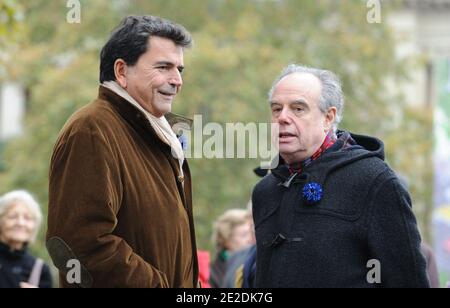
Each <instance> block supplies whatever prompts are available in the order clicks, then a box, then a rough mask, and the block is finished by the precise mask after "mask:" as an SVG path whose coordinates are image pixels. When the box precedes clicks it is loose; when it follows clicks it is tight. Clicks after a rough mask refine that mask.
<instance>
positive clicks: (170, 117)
mask: <svg viewBox="0 0 450 308" xmlns="http://www.w3.org/2000/svg"><path fill="white" fill-rule="evenodd" d="M98 98H99V99H101V100H105V101H107V102H109V103H110V104H111V105H112V106H113V108H114V109H115V110H117V111H118V113H119V114H120V116H121V117H123V118H124V120H125V121H126V122H127V123H129V124H130V125H131V126H132V127H133V128H134V129H135V130H136V131H138V132H140V133H144V132H145V134H146V135H147V134H148V133H150V134H151V136H152V137H154V138H152V139H155V140H158V139H159V138H158V136H157V135H156V132H155V130H154V129H153V127H152V126H151V125H150V123H149V122H148V120H147V119H146V116H145V115H144V114H143V113H142V111H140V110H139V109H138V108H136V107H135V106H133V105H132V104H130V103H129V102H127V101H126V100H125V99H124V98H122V97H121V96H119V95H117V94H116V93H114V92H113V91H111V90H110V89H108V88H105V87H103V86H100V87H99V90H98ZM165 117H166V119H167V121H168V122H169V124H170V126H171V127H174V126H175V127H177V124H178V127H183V128H186V127H189V128H191V127H192V123H193V121H192V120H191V119H189V118H186V117H183V116H180V115H177V114H174V113H169V114H167V115H165ZM175 133H178V132H175ZM147 136H148V135H147ZM160 143H162V144H164V143H163V142H162V141H161V142H160Z"/></svg>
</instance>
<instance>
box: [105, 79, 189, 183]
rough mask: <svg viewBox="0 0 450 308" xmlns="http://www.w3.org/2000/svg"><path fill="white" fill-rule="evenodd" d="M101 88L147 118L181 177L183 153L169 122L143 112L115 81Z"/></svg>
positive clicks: (106, 82) (106, 83)
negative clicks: (177, 167) (121, 99)
mask: <svg viewBox="0 0 450 308" xmlns="http://www.w3.org/2000/svg"><path fill="white" fill-rule="evenodd" d="M102 86H104V87H105V88H108V89H110V90H111V91H113V92H114V93H116V94H117V95H119V96H120V97H122V98H124V99H125V100H127V101H128V102H129V103H130V104H132V105H133V106H135V107H136V108H137V109H139V110H140V111H141V112H142V113H143V114H144V115H145V117H146V118H147V120H148V121H149V122H150V125H151V126H152V127H153V129H154V130H155V132H156V135H157V136H158V137H159V139H161V140H162V141H163V142H164V143H166V144H167V145H169V146H170V148H171V149H172V155H173V156H174V157H175V158H176V159H178V163H179V165H180V175H181V177H183V162H184V152H183V149H182V148H181V143H180V141H179V140H178V138H177V136H176V135H175V133H174V132H173V130H172V128H171V127H170V124H169V122H167V119H166V118H165V117H164V116H162V117H160V118H157V117H155V116H154V115H152V114H151V113H150V112H148V111H147V110H145V109H144V108H143V107H142V106H141V105H140V104H139V103H138V102H137V101H136V100H135V99H134V98H132V97H131V95H130V94H128V92H127V91H126V90H125V89H124V88H122V87H121V86H120V85H119V84H118V83H117V82H115V81H105V82H103V83H102Z"/></svg>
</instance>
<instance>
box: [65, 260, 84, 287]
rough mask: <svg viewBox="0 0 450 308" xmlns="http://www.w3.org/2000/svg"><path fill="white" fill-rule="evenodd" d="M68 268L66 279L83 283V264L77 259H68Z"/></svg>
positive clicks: (69, 281)
mask: <svg viewBox="0 0 450 308" xmlns="http://www.w3.org/2000/svg"><path fill="white" fill-rule="evenodd" d="M66 268H67V269H68V271H67V274H66V281H67V282H68V283H69V284H74V283H77V284H80V283H81V264H80V261H78V260H77V259H70V260H69V261H67V264H66Z"/></svg>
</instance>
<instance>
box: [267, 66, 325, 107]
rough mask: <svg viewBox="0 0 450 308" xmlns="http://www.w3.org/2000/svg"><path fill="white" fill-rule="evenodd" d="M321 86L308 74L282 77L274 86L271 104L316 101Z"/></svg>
mask: <svg viewBox="0 0 450 308" xmlns="http://www.w3.org/2000/svg"><path fill="white" fill-rule="evenodd" d="M321 90H322V85H321V82H320V80H319V79H318V78H317V77H316V76H314V75H312V74H309V73H294V74H290V75H287V76H285V77H283V78H282V79H281V80H280V81H279V82H278V83H277V84H276V85H275V88H274V91H273V94H272V97H271V102H275V103H285V102H288V101H295V100H298V99H304V100H306V101H311V102H312V101H318V100H319V97H320V93H321Z"/></svg>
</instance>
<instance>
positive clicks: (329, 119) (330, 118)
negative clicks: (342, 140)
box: [324, 107, 337, 132]
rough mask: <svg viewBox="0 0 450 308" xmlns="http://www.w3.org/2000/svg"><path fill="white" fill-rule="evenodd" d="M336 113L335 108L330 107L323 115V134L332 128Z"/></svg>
mask: <svg viewBox="0 0 450 308" xmlns="http://www.w3.org/2000/svg"><path fill="white" fill-rule="evenodd" d="M336 112H337V109H336V107H331V108H330V109H328V111H327V113H326V114H325V125H324V128H325V132H328V131H329V130H330V129H331V128H332V127H333V123H334V121H335V120H336Z"/></svg>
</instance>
